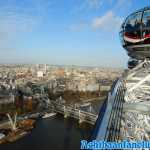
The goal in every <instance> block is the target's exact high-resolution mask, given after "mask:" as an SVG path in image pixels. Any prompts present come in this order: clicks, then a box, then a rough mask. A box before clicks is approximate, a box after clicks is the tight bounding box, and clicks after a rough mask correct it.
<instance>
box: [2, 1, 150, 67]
mask: <svg viewBox="0 0 150 150" xmlns="http://www.w3.org/2000/svg"><path fill="white" fill-rule="evenodd" d="M148 4H149V0H1V1H0V63H48V64H60V65H62V64H63V65H87V66H103V67H105V66H106V67H125V66H126V63H127V60H128V57H127V55H126V52H125V50H124V49H123V48H122V46H121V43H120V40H119V28H120V24H121V23H122V21H123V20H124V18H125V17H126V16H128V15H129V14H130V13H132V12H133V11H135V10H137V9H139V8H142V7H144V6H147V5H148Z"/></svg>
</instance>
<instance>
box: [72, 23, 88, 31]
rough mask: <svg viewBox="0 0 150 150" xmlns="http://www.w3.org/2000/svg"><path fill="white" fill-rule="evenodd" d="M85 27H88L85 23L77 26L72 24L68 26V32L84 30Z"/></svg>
mask: <svg viewBox="0 0 150 150" xmlns="http://www.w3.org/2000/svg"><path fill="white" fill-rule="evenodd" d="M87 27H88V24H87V23H86V22H80V23H78V24H72V25H71V26H69V30H70V31H73V32H78V31H81V30H84V29H85V28H87Z"/></svg>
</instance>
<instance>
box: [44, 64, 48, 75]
mask: <svg viewBox="0 0 150 150" xmlns="http://www.w3.org/2000/svg"><path fill="white" fill-rule="evenodd" d="M46 72H47V64H45V65H44V73H45V74H46Z"/></svg>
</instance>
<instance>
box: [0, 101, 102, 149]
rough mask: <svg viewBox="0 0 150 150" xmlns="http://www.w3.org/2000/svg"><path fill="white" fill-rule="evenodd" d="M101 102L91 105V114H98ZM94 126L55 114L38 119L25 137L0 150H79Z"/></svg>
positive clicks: (3, 146)
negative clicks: (81, 142)
mask: <svg viewBox="0 0 150 150" xmlns="http://www.w3.org/2000/svg"><path fill="white" fill-rule="evenodd" d="M102 103H103V101H95V102H93V103H92V111H93V113H96V114H98V112H99V109H100V107H101V105H102ZM93 128H94V126H93V125H90V124H87V123H81V124H79V123H78V120H76V119H73V118H69V117H68V118H66V119H65V118H64V116H63V115H60V114H57V115H56V116H54V117H52V118H46V119H39V120H37V122H36V124H35V128H34V129H33V130H32V132H31V133H30V134H28V135H27V136H25V137H23V138H21V139H19V140H17V141H16V142H14V143H8V144H2V145H0V150H79V149H80V140H88V139H89V138H90V136H91V134H92V131H93Z"/></svg>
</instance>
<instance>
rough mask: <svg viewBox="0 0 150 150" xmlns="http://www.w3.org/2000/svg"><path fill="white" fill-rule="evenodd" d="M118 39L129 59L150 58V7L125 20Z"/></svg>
mask: <svg viewBox="0 0 150 150" xmlns="http://www.w3.org/2000/svg"><path fill="white" fill-rule="evenodd" d="M120 38H121V41H122V45H123V47H124V48H125V49H126V50H127V53H128V55H129V56H130V57H131V58H134V59H138V60H143V59H149V58H150V7H146V8H143V9H140V10H138V11H136V12H134V13H132V14H131V15H129V16H128V17H127V18H126V19H125V21H124V23H123V24H122V26H121V31H120Z"/></svg>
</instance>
